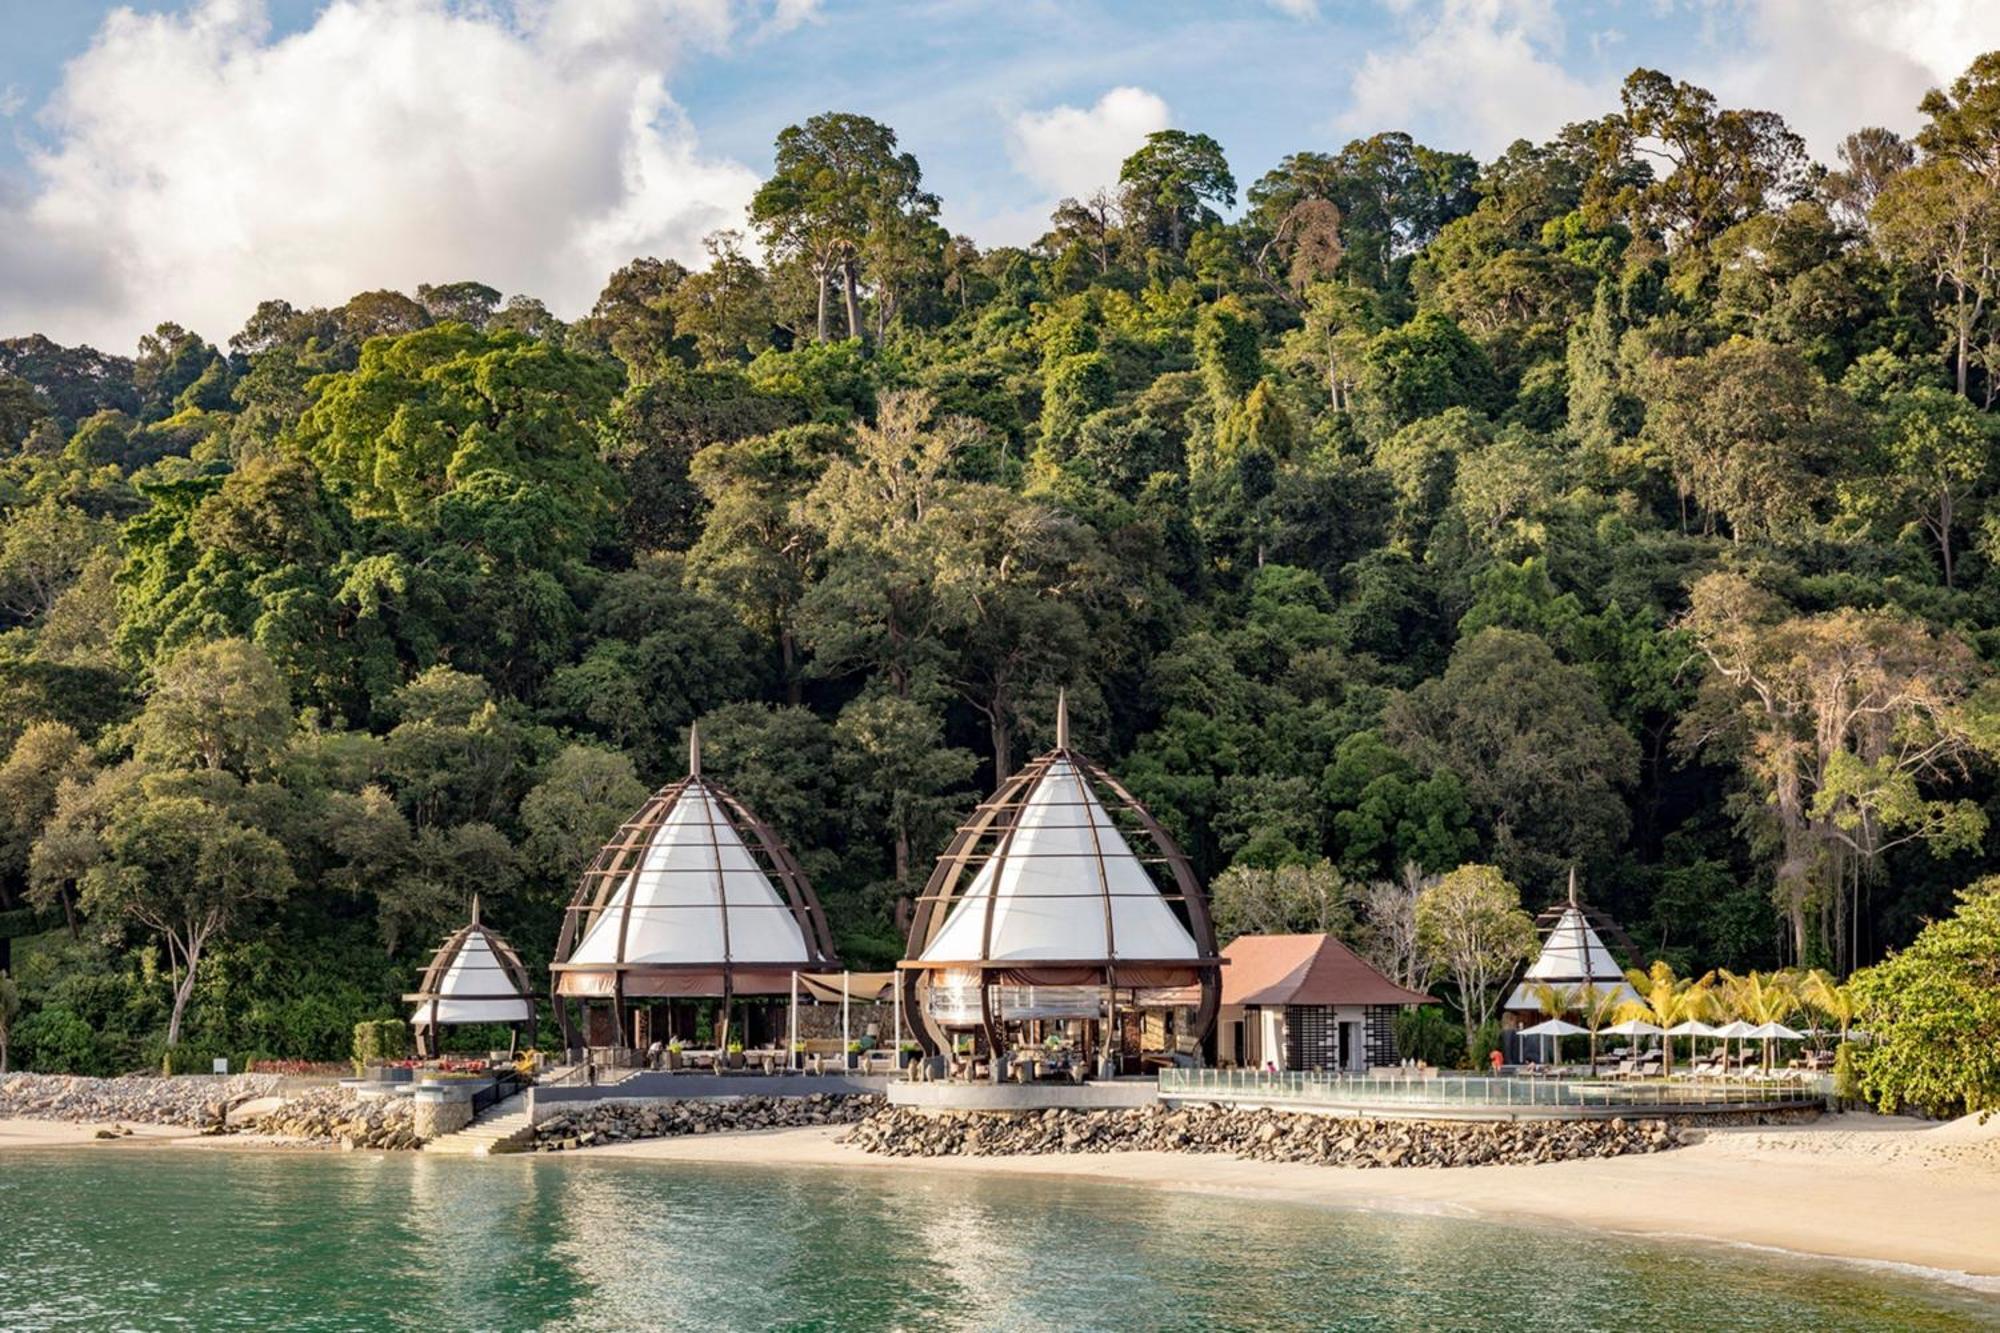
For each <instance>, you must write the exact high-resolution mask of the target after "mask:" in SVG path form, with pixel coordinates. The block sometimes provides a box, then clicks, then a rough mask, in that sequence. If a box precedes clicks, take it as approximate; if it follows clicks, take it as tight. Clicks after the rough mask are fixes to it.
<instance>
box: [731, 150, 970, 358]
mask: <svg viewBox="0 0 2000 1333" xmlns="http://www.w3.org/2000/svg"><path fill="white" fill-rule="evenodd" d="M922 186H923V170H922V168H920V167H919V166H918V165H917V159H916V158H915V157H914V156H912V155H911V154H909V153H904V152H898V151H897V149H896V132H895V131H894V130H892V129H890V128H889V127H888V126H887V125H884V124H882V123H880V122H879V121H875V120H870V119H869V118H868V117H866V116H857V115H852V114H848V113H845V112H827V113H826V114H824V115H818V116H814V117H812V118H811V119H810V120H808V121H806V123H805V124H804V125H793V126H790V127H789V128H787V129H786V130H784V132H782V133H781V134H779V135H778V143H777V161H776V166H775V169H774V170H773V172H772V175H771V178H770V179H769V180H767V181H765V182H764V183H763V185H762V186H760V187H759V188H758V190H757V193H756V195H755V197H754V198H752V199H751V201H750V220H751V222H752V223H753V224H754V225H755V226H756V228H757V232H758V235H759V237H760V238H761V239H762V240H763V242H764V245H765V247H766V248H767V249H769V250H770V251H771V253H772V254H773V255H774V256H776V257H777V258H779V259H780V260H787V259H795V260H797V261H799V262H801V263H803V264H805V265H806V267H807V269H808V271H809V272H810V273H811V274H812V278H813V283H814V285H815V288H816V290H817V293H818V296H817V309H816V314H815V323H814V326H813V328H814V341H816V342H825V341H827V339H828V337H829V336H830V334H831V323H830V321H829V319H828V312H827V291H828V287H829V286H830V285H831V284H832V283H834V282H835V281H836V280H837V281H838V282H839V284H840V291H841V297H842V300H843V302H844V304H845V310H846V315H847V336H848V337H850V338H859V337H861V336H862V335H863V332H864V329H863V325H862V321H861V296H860V283H861V265H862V256H863V253H864V250H865V248H866V247H867V245H868V242H869V239H870V237H871V236H873V235H875V234H877V233H879V232H880V231H882V230H883V229H885V228H888V227H891V226H894V225H897V224H898V223H901V222H905V221H907V220H908V219H911V218H929V217H931V216H933V215H934V214H935V213H936V212H937V208H938V201H937V197H936V196H935V195H931V194H927V193H925V192H924V190H923V188H922Z"/></svg>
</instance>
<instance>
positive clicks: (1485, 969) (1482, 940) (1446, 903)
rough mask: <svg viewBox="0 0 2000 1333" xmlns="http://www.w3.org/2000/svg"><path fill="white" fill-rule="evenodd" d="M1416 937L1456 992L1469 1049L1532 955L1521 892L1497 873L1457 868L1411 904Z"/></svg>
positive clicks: (1481, 867) (1531, 921)
mask: <svg viewBox="0 0 2000 1333" xmlns="http://www.w3.org/2000/svg"><path fill="white" fill-rule="evenodd" d="M1417 934H1418V939H1419V941H1420V942H1421V943H1422V947H1423V949H1424V952H1425V953H1426V954H1427V955H1428V956H1429V957H1430V958H1431V959H1432V960H1433V961H1434V963H1435V965H1436V966H1437V967H1438V968H1439V969H1440V970H1442V971H1445V972H1448V973H1450V974H1451V979H1452V981H1453V983H1454V984H1455V985H1456V986H1457V988H1458V1009H1459V1013H1460V1015H1461V1016H1462V1017H1463V1018H1464V1020H1465V1041H1466V1044H1467V1045H1468V1046H1470V1045H1471V1044H1472V1042H1473V1040H1474V1039H1475V1038H1476V1037H1477V1035H1478V1033H1479V1029H1481V1028H1483V1027H1485V1026H1486V1025H1487V1024H1488V1023H1490V1022H1492V1021H1493V1015H1494V1013H1495V1011H1496V1010H1497V1009H1498V1008H1499V1005H1500V1000H1501V995H1500V987H1501V986H1502V985H1504V984H1505V983H1506V981H1507V979H1508V978H1509V977H1511V976H1512V975H1513V974H1514V971H1515V969H1517V968H1519V967H1520V966H1521V964H1522V963H1525V962H1526V961H1527V960H1528V959H1529V958H1531V957H1533V956H1534V952H1535V922H1534V918H1532V917H1530V916H1529V915H1528V914H1527V913H1526V912H1524V911H1522V910H1521V891H1520V890H1519V889H1517V888H1515V887H1514V886H1513V884H1511V883H1509V882H1508V880H1507V877H1506V876H1505V875H1503V874H1501V873H1500V871H1499V870H1498V869H1496V868H1495V867H1493V866H1488V865H1463V866H1460V867H1459V868H1458V869H1456V870H1454V871H1452V872H1451V873H1450V874H1449V875H1446V876H1444V877H1443V878H1441V879H1439V880H1438V881H1437V883H1435V884H1433V885H1431V886H1430V887H1429V888H1427V889H1425V890H1424V892H1423V895H1422V896H1421V897H1419V898H1418V899H1417Z"/></svg>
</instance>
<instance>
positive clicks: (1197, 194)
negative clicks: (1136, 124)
mask: <svg viewBox="0 0 2000 1333" xmlns="http://www.w3.org/2000/svg"><path fill="white" fill-rule="evenodd" d="M1118 183H1119V184H1120V185H1121V186H1123V187H1124V215H1125V217H1126V219H1127V220H1128V222H1130V223H1132V224H1134V225H1136V226H1137V227H1138V228H1139V229H1140V231H1141V232H1142V233H1143V234H1144V236H1145V237H1146V240H1147V243H1148V244H1151V245H1156V246H1161V247H1164V248H1165V249H1166V251H1167V252H1168V253H1169V254H1174V255H1179V254H1184V253H1185V252H1186V251H1187V246H1188V238H1189V237H1191V236H1193V235H1194V233H1195V232H1197V231H1199V230H1200V229H1201V228H1203V227H1205V226H1208V225H1210V224H1212V223H1214V222H1216V221H1218V220H1219V219H1218V218H1217V216H1216V214H1215V211H1214V209H1213V208H1212V207H1211V205H1216V204H1219V205H1221V206H1222V207H1224V208H1229V207H1233V206H1234V205H1235V203H1236V178H1235V177H1234V176H1232V175H1230V174H1229V162H1228V159H1226V158H1225V157H1224V156H1223V154H1222V145H1221V144H1219V143H1217V142H1216V141H1215V140H1214V139H1211V138H1210V137H1209V136H1208V135H1206V134H1190V133H1188V132H1187V131H1186V130H1155V131H1154V132H1153V133H1151V134H1149V135H1147V136H1146V142H1145V145H1144V146H1143V147H1142V148H1140V149H1139V151H1138V152H1136V153H1134V154H1132V156H1130V157H1128V158H1126V159H1125V163H1124V165H1123V166H1121V167H1119V169H1118Z"/></svg>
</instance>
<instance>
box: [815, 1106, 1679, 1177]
mask: <svg viewBox="0 0 2000 1333" xmlns="http://www.w3.org/2000/svg"><path fill="white" fill-rule="evenodd" d="M1679 1141H1680V1134H1679V1131H1678V1130H1677V1129H1676V1128H1675V1127H1674V1126H1673V1125H1670V1124H1668V1123H1667V1122H1666V1121H1664V1120H1633V1121H1627V1120H1522V1121H1511V1122H1510V1121H1440V1120H1339V1119H1334V1118H1332V1117H1330V1116H1318V1115H1305V1114H1299V1113H1295V1112H1283V1111H1261V1110H1258V1111H1250V1110H1244V1111H1234V1110H1223V1109H1220V1108H1216V1107H1183V1108H1181V1109H1179V1110H1172V1109H1169V1108H1167V1107H1165V1106H1153V1107H1147V1108H1145V1109H1143V1110H1116V1111H1111V1110H1106V1111H1074V1110H1051V1111H1042V1112H1039V1113H1029V1114H1025V1115H1000V1114H994V1113H992V1112H966V1111H958V1112H943V1113H937V1112H924V1111H909V1110H883V1111H879V1112H877V1113H876V1114H874V1115H872V1116H870V1117H869V1118H868V1119H867V1120H865V1121H863V1122H862V1123H861V1124H858V1125H856V1126H855V1127H854V1128H853V1129H852V1130H850V1131H849V1132H848V1133H847V1134H846V1135H845V1136H843V1138H842V1142H844V1143H849V1144H853V1145H854V1146H856V1147H859V1148H861V1149H862V1150H863V1151H866V1152H871V1153H880V1154H884V1155H887V1156H892V1157H1011V1156H1017V1155H1025V1154H1030V1153H1113V1152H1146V1151H1153V1152H1186V1153H1225V1154H1228V1155H1230V1156H1234V1157H1244V1158H1252V1159H1255V1160H1258V1161H1265V1162H1310V1163H1317V1164H1319V1165H1323V1166H1361V1167H1377V1166H1499V1165H1520V1164H1527V1163H1537V1162H1564V1161H1570V1160H1573V1159H1576V1158H1581V1157H1623V1156H1625V1155H1627V1154H1629V1153H1651V1152H1661V1151H1663V1150H1665V1149H1668V1148H1672V1147H1674V1146H1676V1145H1677V1144H1678V1143H1679Z"/></svg>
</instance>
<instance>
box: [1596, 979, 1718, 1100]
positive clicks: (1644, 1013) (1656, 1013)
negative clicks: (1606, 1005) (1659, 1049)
mask: <svg viewBox="0 0 2000 1333" xmlns="http://www.w3.org/2000/svg"><path fill="white" fill-rule="evenodd" d="M1714 981H1715V974H1714V973H1712V972H1710V973H1705V974H1703V975H1702V977H1701V978H1700V979H1698V980H1697V979H1695V978H1692V977H1677V976H1675V975H1674V969H1673V966H1672V965H1671V964H1669V963H1668V962H1666V961H1665V960H1664V959H1658V958H1656V959H1654V960H1653V965H1652V966H1651V967H1650V968H1647V969H1646V970H1645V971H1643V972H1642V971H1640V970H1639V969H1638V968H1636V967H1634V968H1628V969H1627V970H1626V972H1625V983H1626V984H1627V985H1629V986H1630V987H1631V988H1632V989H1633V990H1635V991H1637V992H1638V993H1639V998H1638V999H1637V1000H1627V1001H1626V1002H1625V1003H1624V1004H1622V1005H1620V1006H1619V1007H1618V1017H1619V1019H1620V1020H1621V1021H1622V1020H1624V1019H1627V1018H1640V1019H1644V1020H1646V1021H1647V1022H1649V1023H1652V1024H1654V1025H1655V1026H1657V1027H1659V1028H1662V1029H1667V1028H1674V1027H1678V1026H1680V1025H1681V1024H1682V1023H1685V1022H1687V1021H1688V1020H1689V1019H1691V1018H1701V1017H1703V1016H1704V1015H1706V1014H1707V1013H1708V1012H1709V1009H1710V1006H1711V1004H1712V1002H1713V1000H1712V996H1711V995H1710V993H1709V987H1710V986H1711V985H1712V984H1713V983H1714ZM1666 1053H1667V1058H1666V1061H1665V1064H1664V1065H1663V1067H1662V1069H1661V1072H1662V1073H1664V1074H1668V1075H1671V1074H1672V1073H1673V1072H1674V1043H1673V1039H1672V1038H1668V1039H1667V1041H1666Z"/></svg>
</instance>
